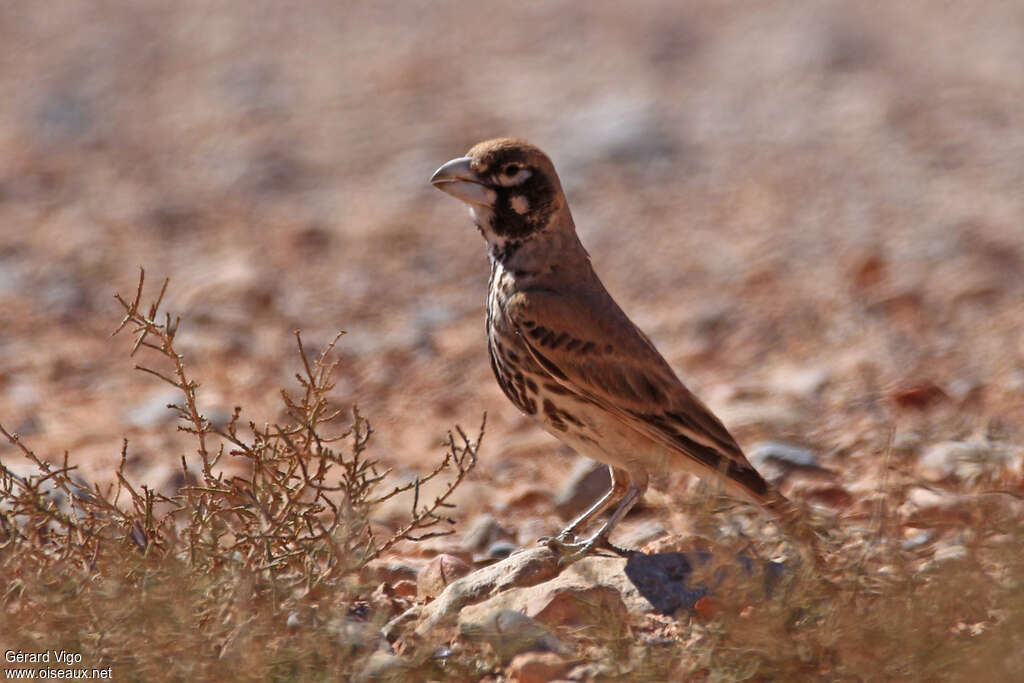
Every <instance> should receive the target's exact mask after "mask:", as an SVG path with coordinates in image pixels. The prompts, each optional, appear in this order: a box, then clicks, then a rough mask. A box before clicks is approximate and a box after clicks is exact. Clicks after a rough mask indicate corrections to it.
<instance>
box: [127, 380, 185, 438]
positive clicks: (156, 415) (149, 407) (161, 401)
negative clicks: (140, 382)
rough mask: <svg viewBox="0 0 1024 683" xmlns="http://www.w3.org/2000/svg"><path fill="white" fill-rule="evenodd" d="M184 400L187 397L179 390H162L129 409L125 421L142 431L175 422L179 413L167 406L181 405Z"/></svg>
mask: <svg viewBox="0 0 1024 683" xmlns="http://www.w3.org/2000/svg"><path fill="white" fill-rule="evenodd" d="M184 400H185V397H184V396H182V394H181V392H180V391H178V390H177V389H160V390H158V391H155V392H153V393H151V394H150V395H149V396H147V397H146V398H144V399H143V400H142V401H140V402H139V403H136V404H135V405H133V406H132V407H131V408H129V409H128V410H127V411H126V412H125V415H124V419H125V421H126V422H127V423H128V424H130V425H131V426H132V427H138V428H140V429H149V428H152V427H156V426H157V425H159V424H163V423H167V422H173V421H174V420H176V419H178V413H177V411H175V410H173V409H171V408H168V407H167V406H168V405H170V404H172V403H174V404H178V405H181V403H182V401H184Z"/></svg>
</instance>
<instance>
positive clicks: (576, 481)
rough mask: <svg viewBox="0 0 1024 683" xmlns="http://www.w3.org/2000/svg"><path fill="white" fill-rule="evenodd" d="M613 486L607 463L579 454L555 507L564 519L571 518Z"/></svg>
mask: <svg viewBox="0 0 1024 683" xmlns="http://www.w3.org/2000/svg"><path fill="white" fill-rule="evenodd" d="M611 487H612V478H611V473H609V471H608V466H607V465H602V464H601V463H599V462H596V461H594V460H591V459H590V458H585V457H583V456H579V457H578V458H576V462H575V464H574V465H573V468H572V472H571V473H570V474H569V481H568V483H567V484H566V485H565V488H563V489H562V491H561V493H559V494H558V498H556V499H555V509H556V510H558V514H559V515H561V516H562V519H564V520H570V519H572V518H573V517H575V516H576V515H578V514H580V513H581V512H583V511H584V510H586V509H587V508H588V507H590V506H591V505H593V504H594V503H596V502H597V499H598V498H600V497H601V496H602V495H604V494H605V492H607V491H608V489H610V488H611Z"/></svg>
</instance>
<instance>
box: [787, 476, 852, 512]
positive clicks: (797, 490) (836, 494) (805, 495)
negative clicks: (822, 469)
mask: <svg viewBox="0 0 1024 683" xmlns="http://www.w3.org/2000/svg"><path fill="white" fill-rule="evenodd" d="M787 495H789V496H790V498H791V499H794V500H801V501H804V502H805V503H817V504H819V505H824V506H825V507H830V508H848V507H850V506H851V505H853V503H854V498H853V495H852V494H851V493H850V492H849V491H847V490H846V489H845V488H843V487H842V486H840V485H838V484H830V483H827V482H824V483H823V482H815V483H803V482H801V483H800V484H798V485H795V486H792V487H791V488H790V490H789V493H788V494H787Z"/></svg>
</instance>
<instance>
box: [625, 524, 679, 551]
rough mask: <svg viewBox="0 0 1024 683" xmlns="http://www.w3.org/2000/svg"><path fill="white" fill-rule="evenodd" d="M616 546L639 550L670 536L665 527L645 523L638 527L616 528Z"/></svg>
mask: <svg viewBox="0 0 1024 683" xmlns="http://www.w3.org/2000/svg"><path fill="white" fill-rule="evenodd" d="M615 532H616V537H615V544H616V545H620V546H622V547H624V548H630V549H634V550H638V549H640V548H643V547H644V546H645V545H647V544H648V543H650V542H651V541H654V540H657V539H659V538H661V537H663V536H666V535H667V534H668V531H667V530H666V529H665V527H664V525H662V524H660V523H658V522H654V521H645V522H641V523H640V524H637V525H623V526H619V527H616V530H615Z"/></svg>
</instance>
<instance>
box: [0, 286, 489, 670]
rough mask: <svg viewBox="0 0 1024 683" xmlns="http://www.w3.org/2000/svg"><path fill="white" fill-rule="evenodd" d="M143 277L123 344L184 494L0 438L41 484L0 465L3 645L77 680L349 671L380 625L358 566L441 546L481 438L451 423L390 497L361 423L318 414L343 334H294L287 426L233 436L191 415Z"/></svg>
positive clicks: (232, 425)
mask: <svg viewBox="0 0 1024 683" xmlns="http://www.w3.org/2000/svg"><path fill="white" fill-rule="evenodd" d="M144 279H145V273H142V274H141V275H140V278H139V284H138V289H137V291H136V294H135V297H134V298H133V299H132V300H131V301H128V300H125V299H123V298H122V297H120V296H117V300H118V301H119V302H120V303H121V305H122V306H123V308H124V311H125V315H124V319H123V320H122V322H121V325H120V327H119V328H118V330H117V332H120V331H122V330H126V329H127V330H130V331H131V333H132V334H134V335H135V342H134V345H133V347H132V355H135V354H136V353H138V352H140V351H143V352H149V353H150V354H152V355H151V356H150V358H148V360H149V361H152V362H147V363H144V364H141V365H137V366H136V367H137V368H138V369H139V370H142V371H144V372H146V373H149V374H151V375H153V376H155V377H156V378H159V379H160V380H162V381H164V382H167V383H169V384H171V385H173V386H174V387H176V388H177V389H178V390H179V391H180V394H181V400H180V402H178V403H177V404H174V405H171V406H169V408H170V409H172V410H173V411H175V412H176V413H177V416H178V417H179V418H180V419H181V421H182V426H180V427H179V429H180V430H182V431H185V432H187V433H189V434H190V435H191V436H192V438H193V440H194V443H195V446H196V449H195V453H194V454H193V455H192V456H190V457H185V456H184V455H183V456H182V457H181V468H182V472H183V475H184V481H185V482H187V483H186V485H185V486H183V487H182V488H181V489H180V490H179V491H178V493H177V495H174V496H171V497H166V496H163V495H160V494H159V493H157V492H155V491H154V490H153V489H151V488H150V487H149V486H147V485H146V484H135V483H132V482H131V481H129V479H128V477H127V476H126V475H125V467H124V465H125V459H126V458H125V455H126V452H127V442H125V443H124V444H123V446H122V458H121V466H120V468H119V469H118V471H117V472H116V473H114V478H113V479H114V481H113V482H112V483H110V484H108V485H107V486H105V487H101V486H99V485H95V486H93V487H92V488H88V487H86V486H84V485H82V484H80V483H78V482H76V481H75V478H74V476H73V472H74V470H75V467H74V466H73V465H71V464H70V462H69V458H68V456H67V454H65V456H64V460H63V462H62V463H61V464H60V465H59V466H54V465H52V464H50V463H48V462H46V461H45V460H43V459H42V458H40V457H38V456H37V455H36V454H35V453H34V452H33V451H32V450H31V449H30V448H29V447H28V446H27V445H25V444H24V443H22V442H21V441H20V440H19V438H18V437H17V435H15V434H12V433H10V432H9V431H7V430H6V429H4V428H3V427H2V425H0V431H2V433H3V435H4V436H5V437H6V438H7V439H8V441H9V442H10V443H12V444H13V445H14V446H16V447H17V448H18V449H19V450H20V451H21V453H22V454H23V455H24V456H25V457H26V458H28V460H29V461H30V462H31V463H33V464H34V466H35V469H36V470H37V472H36V473H34V474H30V475H28V476H25V475H23V474H18V473H16V471H14V470H12V469H11V468H10V467H8V466H6V465H3V464H0V543H2V547H0V575H2V576H3V586H4V591H3V594H2V596H0V601H2V607H3V610H2V612H0V633H2V636H3V637H2V639H0V640H2V642H3V644H4V647H5V648H14V649H15V650H18V649H20V650H23V651H25V652H38V651H43V650H59V649H64V650H67V651H69V652H76V653H79V654H81V655H82V666H85V667H88V668H91V667H97V668H103V667H106V666H113V674H114V677H115V678H117V677H118V676H119V674H123V673H129V672H130V674H131V675H132V676H133V677H138V678H147V679H149V678H152V679H159V680H163V679H168V678H170V679H174V678H181V679H188V680H204V679H225V678H228V679H246V678H264V677H268V676H269V677H282V678H288V679H292V678H305V677H307V676H314V675H323V673H324V672H329V673H330V674H331V675H332V676H342V675H344V674H345V672H351V671H353V670H354V669H353V667H354V666H355V665H356V664H357V663H358V662H359V661H360V659H361V658H362V657H363V656H364V655H367V654H369V653H370V652H372V650H373V649H374V648H375V647H376V644H377V643H376V636H375V635H374V634H375V632H376V626H379V624H374V623H372V619H371V620H370V621H369V622H367V615H368V614H372V613H373V611H372V610H368V609H367V606H366V603H365V600H366V599H367V598H368V596H369V588H371V587H368V586H363V585H360V584H359V582H358V570H359V569H361V568H363V567H364V566H365V565H366V564H367V563H368V562H370V561H372V560H374V559H376V558H378V557H380V556H381V555H382V554H383V553H385V552H387V551H388V550H389V549H390V548H391V547H392V546H393V545H394V544H395V543H397V542H398V541H400V540H402V539H409V540H421V539H423V538H428V537H432V536H437V535H444V534H449V533H452V530H453V525H454V520H453V519H452V518H450V517H449V516H448V515H447V512H448V510H449V508H451V507H452V506H451V504H450V503H449V502H448V499H449V498H450V496H451V494H452V492H453V491H454V490H455V488H456V487H457V486H458V485H459V484H460V483H461V482H462V481H463V480H464V478H465V476H466V474H467V473H468V472H469V471H470V470H471V469H472V468H473V466H474V465H475V463H476V456H477V451H478V448H479V444H480V440H481V438H482V437H483V424H481V427H480V432H479V434H478V435H477V437H476V438H475V439H471V438H470V437H468V436H467V435H466V434H465V433H464V432H463V431H462V430H461V429H459V428H458V427H456V429H455V433H454V434H453V433H451V432H449V434H448V439H447V449H446V452H445V453H444V455H443V456H442V457H441V459H440V461H439V462H438V463H437V465H436V467H435V468H434V469H433V470H432V471H430V472H429V473H427V474H426V475H424V476H422V477H418V478H417V479H416V480H414V481H413V482H411V483H408V484H404V485H400V486H390V487H389V486H388V481H389V474H390V470H386V469H382V468H381V466H380V464H379V462H378V461H376V460H374V459H372V458H370V457H368V446H369V442H370V438H371V435H372V434H373V430H372V428H371V427H370V424H369V422H368V421H367V420H366V418H364V417H363V416H362V415H361V414H360V413H359V411H358V409H357V408H355V407H353V408H352V410H351V411H350V412H348V413H346V412H345V411H342V410H340V409H337V408H334V407H332V405H331V403H330V400H329V394H330V391H331V389H332V388H333V383H332V379H331V377H332V373H333V372H334V371H335V369H336V366H337V362H336V361H334V362H332V361H331V352H332V351H333V349H334V346H335V343H336V342H337V341H338V338H339V337H340V334H339V335H338V337H335V339H334V340H333V341H332V342H331V343H330V344H328V345H327V347H326V348H325V349H324V350H323V352H322V353H320V354H319V355H318V356H317V357H315V358H313V359H311V358H310V356H309V354H308V353H307V350H306V349H305V347H304V346H303V344H302V339H301V336H300V335H299V334H298V333H296V340H297V342H298V352H299V359H300V362H301V372H300V373H298V374H297V375H296V377H297V379H298V382H299V385H300V391H299V392H297V394H291V393H288V392H286V391H282V392H281V395H282V400H283V403H284V408H285V414H286V416H287V421H286V422H284V423H283V424H271V423H267V424H263V425H262V426H261V425H257V424H256V423H255V422H251V421H250V422H248V423H243V422H242V420H241V409H240V408H238V407H236V408H235V409H234V411H233V414H232V417H231V420H230V421H229V422H228V424H227V425H225V426H216V425H214V424H213V423H211V422H210V420H208V419H207V418H206V417H204V416H203V414H201V413H200V411H199V409H198V408H197V399H196V394H197V390H198V387H199V385H198V384H197V382H196V381H195V380H194V379H192V378H191V377H190V376H189V374H188V372H187V371H186V367H185V362H184V358H183V357H182V355H181V354H180V353H178V352H177V351H176V350H175V346H174V341H175V336H176V334H177V331H178V324H179V320H178V319H177V318H173V317H172V316H171V315H170V314H166V313H163V314H161V313H160V311H159V307H160V302H161V301H162V299H163V296H164V292H165V291H166V287H167V282H164V285H163V288H162V289H161V290H160V293H159V294H158V296H157V297H156V299H155V300H154V301H153V303H152V304H151V305H150V306H148V308H146V309H143V308H142V304H141V301H142V296H143V284H144ZM115 334H116V332H115ZM346 417H348V419H347V420H346ZM346 422H347V425H346ZM225 455H228V456H231V457H233V458H241V459H243V460H244V461H245V462H246V463H247V467H245V468H244V469H245V470H246V471H247V474H245V475H244V476H237V475H236V476H227V475H225V474H223V473H222V472H221V471H220V468H218V464H219V463H220V462H221V460H222V459H223V458H224V456H225ZM443 475H450V477H451V478H450V480H449V482H448V483H447V487H446V488H445V489H444V490H443V492H442V493H441V495H439V496H437V497H435V498H434V500H432V501H421V500H420V495H419V492H420V485H421V484H422V483H424V482H426V481H428V480H430V479H433V478H435V477H438V476H443ZM401 494H406V495H407V496H409V497H411V498H412V504H411V510H410V514H409V517H408V519H407V520H406V522H405V523H404V524H403V525H402V526H401V528H399V529H397V530H395V531H394V532H393V533H391V534H390V535H389V536H387V537H385V538H378V537H377V536H376V535H375V534H374V531H373V529H372V527H371V525H370V523H369V518H370V515H371V511H372V510H373V509H374V508H375V507H376V506H377V505H379V504H381V503H382V502H384V501H385V500H388V499H389V498H392V497H394V496H398V495H401ZM384 616H385V617H386V616H387V615H384ZM380 618H383V617H378V620H379V619H380ZM52 665H53V664H52V660H51V666H52ZM8 666H10V665H8Z"/></svg>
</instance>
